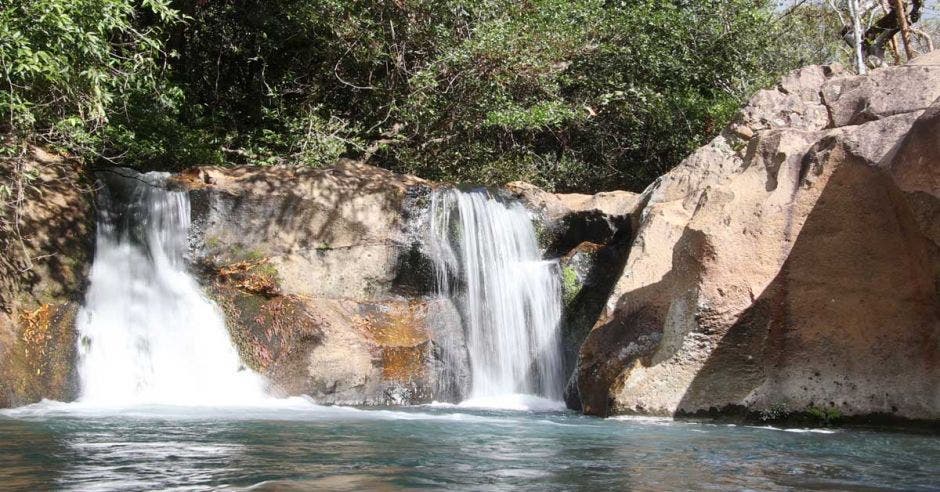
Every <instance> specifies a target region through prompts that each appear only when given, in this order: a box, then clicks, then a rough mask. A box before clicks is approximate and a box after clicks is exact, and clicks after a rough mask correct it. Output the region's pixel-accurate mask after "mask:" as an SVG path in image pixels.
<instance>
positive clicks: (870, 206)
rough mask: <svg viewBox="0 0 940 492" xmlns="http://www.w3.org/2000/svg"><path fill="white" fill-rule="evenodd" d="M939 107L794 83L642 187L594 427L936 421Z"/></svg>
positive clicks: (935, 76)
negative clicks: (794, 419) (609, 421)
mask: <svg viewBox="0 0 940 492" xmlns="http://www.w3.org/2000/svg"><path fill="white" fill-rule="evenodd" d="M938 90H940V70H937V69H936V68H932V67H930V66H919V67H916V68H915V67H911V66H904V67H891V68H885V69H880V70H875V71H873V73H872V74H871V75H870V76H869V77H858V76H850V75H844V74H842V73H841V70H840V69H838V68H832V67H809V68H806V69H802V70H799V71H797V72H794V73H793V74H791V75H790V76H789V77H787V78H785V79H784V81H783V82H782V83H781V84H780V86H778V87H777V88H776V89H774V90H773V91H765V92H762V93H760V94H758V95H757V96H755V98H754V99H753V100H752V101H751V103H750V104H749V105H748V106H747V107H746V108H745V109H744V110H743V111H742V112H741V114H740V115H739V117H738V118H737V120H736V121H735V123H734V124H733V125H731V126H730V127H729V129H728V130H726V131H725V132H724V133H723V134H722V135H720V136H719V137H717V138H716V139H715V140H714V141H712V142H711V143H709V144H708V145H707V146H705V147H703V148H701V149H699V150H698V151H696V152H695V153H694V154H693V155H692V156H690V157H689V158H688V159H686V160H685V161H684V162H683V163H681V164H680V165H679V166H678V167H676V168H675V169H673V170H672V171H671V172H669V173H668V174H666V175H665V176H663V177H661V178H659V179H658V180H657V181H656V182H655V183H654V184H653V185H651V186H650V187H649V188H648V189H647V190H646V191H645V192H644V193H643V195H642V197H641V199H640V201H641V203H643V204H644V205H643V207H642V210H641V212H640V213H639V216H640V217H639V224H638V228H637V230H636V234H635V237H634V239H633V243H632V246H631V249H630V253H629V258H628V259H627V261H626V266H625V267H624V269H623V272H622V275H620V277H619V279H618V280H617V281H616V285H615V286H614V288H613V292H612V294H611V296H610V297H609V299H608V301H607V305H606V308H605V312H604V313H602V315H601V316H600V319H599V320H598V322H597V323H596V324H595V326H594V327H593V329H592V330H591V332H590V334H589V335H588V337H587V339H586V341H585V343H584V345H583V346H582V348H581V351H580V362H579V367H578V370H577V386H578V388H577V389H578V393H579V395H580V402H579V403H580V404H581V405H582V407H583V409H584V411H585V412H586V413H589V414H594V415H611V414H624V413H627V414H654V415H707V414H716V413H728V412H735V413H744V414H745V415H748V416H751V417H760V418H765V419H775V418H782V417H786V416H788V415H791V416H792V415H800V414H803V415H817V416H823V417H824V418H825V419H827V420H828V419H831V418H835V417H840V416H858V417H859V418H861V417H863V416H872V415H879V414H880V415H884V416H890V417H897V418H905V419H927V420H930V419H937V418H940V299H938V285H940V283H938V272H940V254H938V251H940V249H938V244H940V243H938V240H940V236H938V226H937V224H938V222H940V221H938V218H940V192H938V186H937V184H938V179H940V122H938V120H940V118H938V114H940V100H938V99H937V98H938V97H940V92H938ZM780 101H786V104H785V105H784V106H785V107H784V108H783V109H784V111H781V108H780V106H779V104H778V103H779V102H780ZM820 108H824V109H825V114H827V115H828V118H826V119H825V121H824V119H823V118H822V117H821V116H820Z"/></svg>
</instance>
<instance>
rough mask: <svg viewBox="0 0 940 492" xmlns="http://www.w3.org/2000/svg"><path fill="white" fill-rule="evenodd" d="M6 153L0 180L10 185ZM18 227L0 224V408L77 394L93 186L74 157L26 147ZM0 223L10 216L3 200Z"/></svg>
mask: <svg viewBox="0 0 940 492" xmlns="http://www.w3.org/2000/svg"><path fill="white" fill-rule="evenodd" d="M12 164H13V162H12V161H9V160H7V161H4V162H3V163H2V165H0V184H6V185H7V186H9V187H10V189H14V190H15V189H16V187H17V186H16V183H15V182H14V176H15V175H14V174H12V171H13V169H14V167H13V165H12ZM21 164H22V165H23V167H24V170H25V171H27V172H30V173H34V174H35V175H36V176H37V177H36V178H34V179H33V180H32V181H31V182H29V183H26V184H25V185H24V193H25V196H24V200H23V202H22V205H21V208H20V210H19V212H20V213H19V227H18V231H17V230H15V229H12V228H3V227H2V226H0V251H2V254H0V408H2V407H9V406H19V405H25V404H28V403H34V402H37V401H39V400H41V399H43V398H48V399H55V400H65V401H68V400H71V399H73V398H75V397H76V396H77V391H78V385H77V377H76V375H75V371H74V366H75V357H76V352H77V350H76V346H77V336H76V331H75V326H74V325H75V316H76V314H77V311H78V305H79V304H80V303H81V301H82V297H83V295H84V288H85V278H86V275H87V269H88V267H89V266H90V260H91V257H92V250H93V247H94V230H95V228H94V223H95V222H94V221H95V218H94V207H93V193H92V190H93V189H94V188H93V186H92V183H91V179H90V178H89V177H88V176H86V175H85V174H84V172H83V168H82V165H81V163H79V162H77V161H75V160H71V159H67V158H63V157H60V156H56V155H53V154H50V153H48V152H45V151H43V150H42V149H39V148H31V149H30V151H29V154H28V156H27V157H26V158H25V159H24V160H23V161H22V162H21ZM0 213H2V214H4V217H3V219H4V220H2V221H0V224H2V223H6V224H12V223H13V217H12V215H8V214H11V213H12V209H10V208H5V207H4V208H0Z"/></svg>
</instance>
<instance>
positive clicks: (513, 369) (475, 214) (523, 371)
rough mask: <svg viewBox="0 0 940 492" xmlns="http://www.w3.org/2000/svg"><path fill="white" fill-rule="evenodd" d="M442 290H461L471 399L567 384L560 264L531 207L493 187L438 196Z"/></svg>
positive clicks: (435, 232)
mask: <svg viewBox="0 0 940 492" xmlns="http://www.w3.org/2000/svg"><path fill="white" fill-rule="evenodd" d="M430 234H431V236H432V237H431V245H432V246H431V251H430V253H431V257H432V259H433V261H434V265H435V271H436V274H437V284H438V292H440V293H441V294H442V295H453V296H455V297H456V298H457V300H458V306H459V309H460V311H461V316H462V317H463V324H464V330H465V333H466V338H467V348H468V351H469V355H470V365H471V377H472V389H471V392H470V393H471V394H470V396H471V398H483V397H490V396H496V395H508V394H515V393H524V394H535V395H540V396H544V397H547V398H551V399H560V398H561V396H562V390H563V375H562V361H561V342H560V333H559V329H560V326H559V325H560V320H561V286H560V281H559V273H558V263H557V262H556V261H545V260H542V258H541V254H540V252H539V248H538V242H537V240H536V234H535V228H534V227H533V225H532V221H531V217H530V215H529V212H528V211H527V210H526V209H525V208H524V207H523V206H522V205H520V204H518V203H505V202H503V201H500V200H498V199H496V198H494V197H493V196H491V195H490V193H489V192H487V191H486V190H475V191H470V192H462V191H458V190H442V191H437V192H435V193H434V194H433V195H432V198H431V227H430Z"/></svg>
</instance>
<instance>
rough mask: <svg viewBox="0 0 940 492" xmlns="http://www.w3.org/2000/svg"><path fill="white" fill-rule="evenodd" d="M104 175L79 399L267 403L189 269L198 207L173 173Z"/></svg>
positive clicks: (82, 321) (82, 318)
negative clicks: (170, 180)
mask: <svg viewBox="0 0 940 492" xmlns="http://www.w3.org/2000/svg"><path fill="white" fill-rule="evenodd" d="M120 173H121V174H122V175H123V176H118V175H115V174H114V173H104V174H106V175H107V176H103V179H104V180H105V181H106V182H107V184H108V186H106V187H104V188H103V189H102V190H101V191H100V192H99V212H98V230H97V249H96V252H95V259H94V263H93V265H92V268H91V275H90V285H89V289H88V293H87V296H86V299H85V304H84V306H83V307H82V309H81V311H80V313H79V318H78V323H77V326H78V331H79V342H78V343H79V354H80V360H79V376H80V378H81V395H80V398H79V399H80V401H82V402H86V403H92V404H103V405H123V404H137V403H159V404H184V405H192V404H203V405H224V404H234V403H244V402H252V401H258V400H260V399H263V398H264V389H263V380H262V379H261V377H260V376H258V375H257V374H255V373H253V372H252V371H251V370H249V369H247V368H245V367H243V366H242V365H241V362H240V360H239V357H238V353H237V352H236V350H235V347H234V346H233V345H232V341H231V339H230V338H229V334H228V331H227V330H226V327H225V322H224V320H223V316H222V313H221V311H220V310H219V308H218V307H217V306H216V305H215V304H213V303H212V302H211V301H210V300H209V299H207V298H206V297H205V296H204V295H203V293H202V292H201V291H200V288H199V285H198V284H197V283H196V280H195V279H194V278H193V277H192V276H191V275H190V274H189V273H188V272H187V271H186V261H185V258H184V255H185V253H186V251H187V248H188V232H189V226H190V205H189V197H188V194H187V193H184V192H179V191H169V190H167V189H166V188H165V187H164V185H165V181H166V178H167V177H168V176H169V175H168V174H165V173H148V174H142V175H141V174H136V173H134V172H133V171H130V170H122V171H120Z"/></svg>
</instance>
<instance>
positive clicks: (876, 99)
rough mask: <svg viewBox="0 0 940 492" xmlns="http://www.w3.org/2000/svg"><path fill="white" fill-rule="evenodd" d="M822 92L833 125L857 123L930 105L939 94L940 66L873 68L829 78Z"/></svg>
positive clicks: (922, 108)
mask: <svg viewBox="0 0 940 492" xmlns="http://www.w3.org/2000/svg"><path fill="white" fill-rule="evenodd" d="M821 92H822V96H823V101H824V102H825V104H826V107H827V108H828V109H829V115H830V119H831V126H833V127H842V126H847V125H858V124H861V123H865V122H867V121H873V120H877V119H881V118H884V117H887V116H891V115H896V114H901V113H910V112H914V111H923V110H925V109H927V107H928V106H930V104H931V103H932V102H933V101H934V100H936V99H937V98H938V97H940V69H938V68H936V67H931V66H927V65H902V66H898V67H890V68H884V69H880V70H872V71H871V73H870V74H869V75H867V76H848V77H836V78H834V79H832V80H829V81H828V82H826V83H825V84H824V85H823V86H822V89H821Z"/></svg>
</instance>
